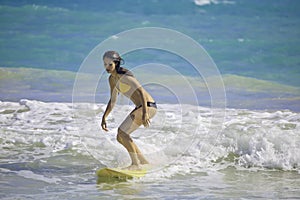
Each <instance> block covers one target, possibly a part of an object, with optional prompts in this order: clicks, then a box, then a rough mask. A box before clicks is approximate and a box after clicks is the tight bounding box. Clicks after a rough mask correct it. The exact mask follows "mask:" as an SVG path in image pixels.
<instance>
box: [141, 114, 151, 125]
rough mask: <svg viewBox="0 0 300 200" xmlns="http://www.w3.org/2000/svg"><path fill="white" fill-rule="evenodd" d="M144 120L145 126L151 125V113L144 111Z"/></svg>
mask: <svg viewBox="0 0 300 200" xmlns="http://www.w3.org/2000/svg"><path fill="white" fill-rule="evenodd" d="M142 120H143V125H144V126H145V127H149V126H150V117H149V115H148V113H147V112H143V117H142Z"/></svg>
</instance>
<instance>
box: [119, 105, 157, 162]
mask: <svg viewBox="0 0 300 200" xmlns="http://www.w3.org/2000/svg"><path fill="white" fill-rule="evenodd" d="M155 113H156V109H155V108H148V114H149V117H150V118H152V117H153V116H154V115H155ZM141 125H142V108H139V109H136V110H134V111H133V112H131V113H130V115H128V116H127V118H126V119H125V120H124V122H123V123H122V124H121V125H120V127H119V128H118V135H117V140H118V142H120V143H121V144H122V145H123V146H124V147H125V148H126V150H127V151H128V153H129V155H130V158H131V161H132V165H138V164H148V161H147V160H146V158H145V157H144V156H143V154H142V153H141V151H140V150H139V148H138V147H137V145H136V144H135V143H134V142H133V140H132V138H131V137H130V134H131V133H132V132H133V131H135V130H136V129H137V128H138V127H140V126H141Z"/></svg>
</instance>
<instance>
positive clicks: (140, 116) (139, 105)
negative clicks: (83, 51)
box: [101, 51, 157, 169]
mask: <svg viewBox="0 0 300 200" xmlns="http://www.w3.org/2000/svg"><path fill="white" fill-rule="evenodd" d="M122 61H123V59H122V58H121V57H120V55H119V54H118V53H117V52H115V51H107V52H105V54H104V55H103V62H104V67H105V69H106V71H107V72H108V73H109V74H110V76H109V86H110V100H109V102H108V104H107V107H106V110H105V112H104V115H103V117H102V123H101V127H102V129H103V130H105V131H108V129H107V125H106V118H107V116H108V115H109V113H110V112H111V110H112V109H113V107H114V105H115V103H116V101H117V96H118V93H119V92H120V93H122V94H123V95H125V96H126V97H128V98H129V99H130V100H131V101H132V102H133V103H134V104H135V106H136V107H135V108H134V109H133V111H132V112H131V113H130V114H129V115H128V116H127V118H126V119H125V120H124V121H123V123H122V124H121V125H120V127H119V128H118V134H117V140H118V142H119V143H121V144H122V145H123V146H124V147H125V148H126V150H127V151H128V153H129V156H130V158H131V161H132V163H131V165H130V166H129V167H128V169H138V168H139V164H141V165H143V164H148V161H147V160H146V159H145V157H144V156H143V154H142V153H141V151H140V150H139V148H138V147H137V146H136V144H135V143H134V142H133V140H132V138H131V137H130V134H131V133H132V132H133V131H135V130H136V129H137V128H138V127H140V126H141V125H142V124H143V125H144V126H145V127H149V125H150V119H151V118H152V117H153V116H154V115H155V114H156V108H157V107H156V103H155V101H154V100H153V98H152V97H151V96H150V94H149V93H148V92H146V90H145V89H144V88H143V87H142V86H141V85H140V83H139V82H138V81H137V80H136V79H135V77H134V76H133V74H132V73H131V72H130V71H129V70H127V69H125V68H123V67H121V66H120V65H121V62H122Z"/></svg>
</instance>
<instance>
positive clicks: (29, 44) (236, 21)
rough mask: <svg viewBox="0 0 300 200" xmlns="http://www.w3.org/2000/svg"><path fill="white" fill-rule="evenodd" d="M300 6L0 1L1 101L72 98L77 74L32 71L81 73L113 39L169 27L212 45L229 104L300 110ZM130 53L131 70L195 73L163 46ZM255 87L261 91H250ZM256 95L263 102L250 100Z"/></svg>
mask: <svg viewBox="0 0 300 200" xmlns="http://www.w3.org/2000/svg"><path fill="white" fill-rule="evenodd" d="M205 2H206V3H207V2H208V3H207V4H206V3H205ZM299 9H300V2H299V1H294V0H277V1H271V0H264V1H260V0H252V1H246V0H236V1H192V0H176V1H171V0H163V1H156V0H151V1H138V0H133V1H129V0H120V1H119V0H118V1H117V0H112V1H109V2H108V1H99V0H89V1H79V0H75V1H67V0H63V1H58V0H54V1H42V0H40V1H38V0H22V1H10V0H7V1H5V0H2V1H0V27H1V30H0V35H1V36H0V66H1V67H2V68H1V76H0V83H1V86H0V88H1V96H0V99H1V100H8V101H18V100H19V99H21V98H30V99H36V100H42V101H58V102H60V101H71V91H72V90H71V89H72V86H73V81H74V74H73V75H71V74H69V76H68V75H63V72H61V73H60V72H57V71H51V72H50V71H31V70H29V68H38V69H47V70H62V71H72V72H77V71H78V69H79V67H80V65H81V63H82V62H83V60H84V58H85V57H86V56H87V55H88V53H89V52H90V51H91V50H92V49H93V48H94V47H95V46H96V45H98V44H99V43H100V42H102V41H103V40H105V39H107V38H108V37H110V36H112V35H115V34H117V33H119V32H122V31H125V30H129V29H133V28H141V27H163V28H170V29H173V30H176V31H180V32H182V33H184V34H186V35H188V36H190V37H191V38H193V39H194V40H196V41H197V42H199V44H201V45H202V46H203V47H204V48H205V49H206V51H207V52H208V53H209V55H210V56H211V57H212V59H213V60H214V62H215V63H216V65H217V67H218V69H219V70H220V72H221V74H222V75H226V77H227V78H226V80H225V87H226V90H227V91H226V92H227V98H228V102H227V105H228V106H229V107H240V108H254V109H256V108H258V109H275V110H276V109H291V110H297V111H299V110H300V108H299V105H298V104H299V101H300V98H299V96H300V89H299V88H300V79H299V77H300V66H299V65H300V56H299V55H300V37H299V35H300V12H299ZM101 56H102V55H99V67H102V63H101ZM125 57H126V61H127V67H128V68H130V66H131V67H132V66H136V65H138V64H143V63H149V62H156V63H163V64H168V65H170V66H172V67H174V68H175V69H176V70H178V71H180V73H182V74H184V75H188V76H193V75H195V74H193V72H192V71H191V70H190V69H191V68H189V67H185V66H184V65H185V64H186V63H184V62H182V61H179V60H178V59H176V58H174V56H170V55H169V54H164V53H162V52H159V51H154V50H153V51H151V50H144V51H141V52H140V53H137V54H133V55H131V56H130V55H129V56H125ZM16 68H18V69H16ZM24 68H25V69H24ZM26 69H27V70H26ZM41 74H43V75H41ZM249 78H251V79H249ZM261 80H262V81H261ZM257 85H259V90H256V89H255V90H251V88H252V87H253V86H254V87H255V88H257ZM25 86H27V87H25ZM249 89H250V90H251V92H249ZM66 90H67V92H66ZM274 91H275V92H274ZM49 94H51V95H49ZM257 99H261V101H258V102H261V103H249V100H253V101H254V102H256V101H257ZM100 101H101V100H100ZM245 101H247V103H243V102H245ZM270 101H271V102H270ZM102 102H104V101H103V100H102ZM171 103H172V102H171ZM203 105H204V106H205V104H203Z"/></svg>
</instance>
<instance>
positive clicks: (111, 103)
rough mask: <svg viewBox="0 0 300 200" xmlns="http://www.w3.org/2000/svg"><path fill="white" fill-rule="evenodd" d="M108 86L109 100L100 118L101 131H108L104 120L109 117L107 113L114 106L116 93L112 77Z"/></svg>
mask: <svg viewBox="0 0 300 200" xmlns="http://www.w3.org/2000/svg"><path fill="white" fill-rule="evenodd" d="M109 86H110V100H109V102H108V104H107V106H106V109H105V112H104V114H103V117H102V122H101V127H102V129H103V130H105V131H108V129H107V126H106V118H107V116H108V115H109V113H110V112H111V111H112V109H113V107H114V106H115V104H116V101H117V97H118V92H117V90H116V88H115V87H116V83H115V81H114V80H113V78H112V76H110V77H109Z"/></svg>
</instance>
